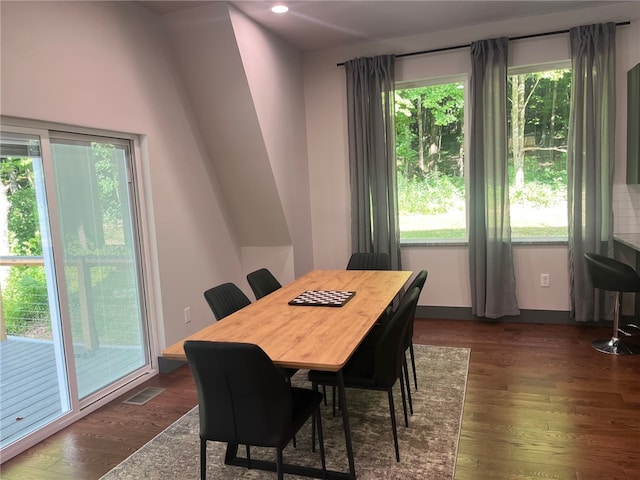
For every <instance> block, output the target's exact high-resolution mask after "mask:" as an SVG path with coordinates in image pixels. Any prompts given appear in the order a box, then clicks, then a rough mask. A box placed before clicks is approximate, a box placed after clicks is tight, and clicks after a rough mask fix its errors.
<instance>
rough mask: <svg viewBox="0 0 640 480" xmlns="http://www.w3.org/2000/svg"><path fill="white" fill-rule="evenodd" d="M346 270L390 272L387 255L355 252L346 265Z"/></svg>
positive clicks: (389, 258) (389, 261)
mask: <svg viewBox="0 0 640 480" xmlns="http://www.w3.org/2000/svg"><path fill="white" fill-rule="evenodd" d="M347 270H391V257H390V256H389V254H388V253H373V252H356V253H354V254H352V255H351V257H350V258H349V262H348V263H347Z"/></svg>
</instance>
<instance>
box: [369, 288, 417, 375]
mask: <svg viewBox="0 0 640 480" xmlns="http://www.w3.org/2000/svg"><path fill="white" fill-rule="evenodd" d="M419 296H420V289H419V288H418V287H413V288H412V289H411V290H408V291H407V293H405V294H404V295H403V296H402V299H401V300H400V305H399V306H398V309H397V310H396V311H395V313H394V314H393V317H392V318H391V320H389V323H387V324H386V326H385V329H384V331H383V332H382V334H381V335H380V339H379V340H378V344H377V345H376V353H375V365H374V370H375V373H374V381H375V383H376V384H378V385H393V383H395V381H396V380H397V378H398V376H399V375H400V373H401V371H402V357H403V356H404V352H405V346H404V341H403V340H404V338H406V332H407V329H408V328H409V322H412V321H413V317H414V316H415V311H416V305H417V304H418V297H419Z"/></svg>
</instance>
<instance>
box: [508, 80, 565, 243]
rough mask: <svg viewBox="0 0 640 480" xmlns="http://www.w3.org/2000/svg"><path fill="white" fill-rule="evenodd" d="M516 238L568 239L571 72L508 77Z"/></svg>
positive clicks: (510, 160) (511, 189) (510, 168)
mask: <svg viewBox="0 0 640 480" xmlns="http://www.w3.org/2000/svg"><path fill="white" fill-rule="evenodd" d="M508 96H509V98H508V108H509V112H508V124H509V135H510V142H509V199H510V203H511V217H510V218H511V232H512V238H538V239H540V238H566V237H567V134H568V128H569V104H570V99H571V70H570V69H557V70H556V69H554V70H546V71H538V72H532V73H522V74H516V75H510V76H509V85H508Z"/></svg>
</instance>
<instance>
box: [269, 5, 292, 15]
mask: <svg viewBox="0 0 640 480" xmlns="http://www.w3.org/2000/svg"><path fill="white" fill-rule="evenodd" d="M271 11H272V12H273V13H287V12H288V11H289V7H287V6H286V5H274V6H273V7H271Z"/></svg>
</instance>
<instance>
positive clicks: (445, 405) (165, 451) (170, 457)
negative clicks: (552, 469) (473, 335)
mask: <svg viewBox="0 0 640 480" xmlns="http://www.w3.org/2000/svg"><path fill="white" fill-rule="evenodd" d="M414 348H415V354H416V364H417V370H418V390H417V391H416V390H415V388H414V386H413V378H411V390H412V398H413V408H414V413H413V415H411V416H410V417H409V427H408V428H407V427H405V424H404V418H403V414H402V400H401V397H400V387H399V385H397V386H396V387H395V393H396V395H395V397H394V401H395V405H396V418H397V422H398V440H399V445H400V462H399V463H398V462H396V460H395V453H394V448H393V437H392V433H391V420H390V418H389V406H388V405H389V404H388V401H387V394H386V393H385V392H371V391H366V390H356V389H347V406H348V411H349V419H350V425H351V432H352V441H353V450H354V460H355V467H356V474H357V477H358V479H362V480H383V479H384V480H396V479H397V480H413V479H429V480H445V479H446V480H450V479H453V478H454V474H455V465H456V456H457V451H458V440H459V436H460V425H461V420H462V410H463V405H464V396H465V390H466V384H467V372H468V367H469V353H470V351H469V349H465V348H450V347H433V346H423V345H416V346H415V347H414ZM407 357H408V356H407ZM409 365H410V364H409ZM409 368H411V367H409ZM292 381H293V382H294V384H296V385H299V386H310V384H309V382H308V381H307V379H306V372H305V371H299V372H298V373H297V374H296V375H295V376H294V377H293V379H292ZM328 396H329V397H331V394H330V390H329V395H328ZM327 403H328V405H327V406H323V409H322V425H323V430H324V436H325V450H326V459H327V468H329V469H330V470H339V471H346V470H348V466H347V459H346V453H345V443H344V434H343V430H342V419H341V418H342V417H341V416H340V415H339V414H338V415H337V416H336V417H333V415H332V408H331V399H330V398H329V399H328V402H327ZM198 428H199V424H198V408H197V407H196V408H194V409H193V410H191V411H190V412H188V413H187V414H186V415H184V416H183V417H182V418H180V419H179V420H177V421H176V422H175V423H174V424H172V425H171V426H169V427H168V428H167V429H166V430H164V431H163V432H161V433H160V434H159V435H158V436H156V437H155V438H154V439H152V440H151V441H150V442H148V443H147V444H146V445H144V446H143V447H142V448H141V449H140V450H138V451H137V452H135V453H134V454H133V455H131V456H130V457H129V458H127V459H125V460H124V461H123V462H122V463H121V464H119V465H118V466H116V467H115V468H114V469H113V470H111V471H110V472H108V473H107V474H106V475H104V476H103V477H102V479H101V480H125V479H126V480H132V479H140V480H142V479H144V480H168V479H172V480H173V479H176V480H190V479H193V480H197V479H199V478H200V467H199V465H200V461H199V455H200V454H199V444H200V440H199V437H198ZM317 450H318V449H316V453H313V452H311V433H310V427H309V425H305V427H303V429H302V430H301V431H300V432H299V433H298V435H297V446H296V448H293V446H292V445H291V444H290V445H289V446H288V447H287V448H286V449H285V450H284V461H285V463H292V464H300V465H309V466H313V467H319V466H320V457H319V454H318V452H317ZM238 453H239V454H240V455H244V448H243V447H242V446H241V447H240V449H239V452H238ZM224 454H225V445H223V444H219V443H214V442H208V450H207V462H208V464H207V478H208V479H210V480H214V479H219V480H231V479H237V480H248V479H252V480H262V479H274V478H276V475H275V473H273V472H264V471H260V470H247V469H245V468H242V467H235V466H227V465H225V464H224ZM251 458H252V459H256V458H263V459H267V460H272V461H273V460H275V453H274V452H273V450H271V449H258V448H252V449H251ZM285 478H286V479H288V480H293V479H301V478H305V477H297V476H294V475H285Z"/></svg>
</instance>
